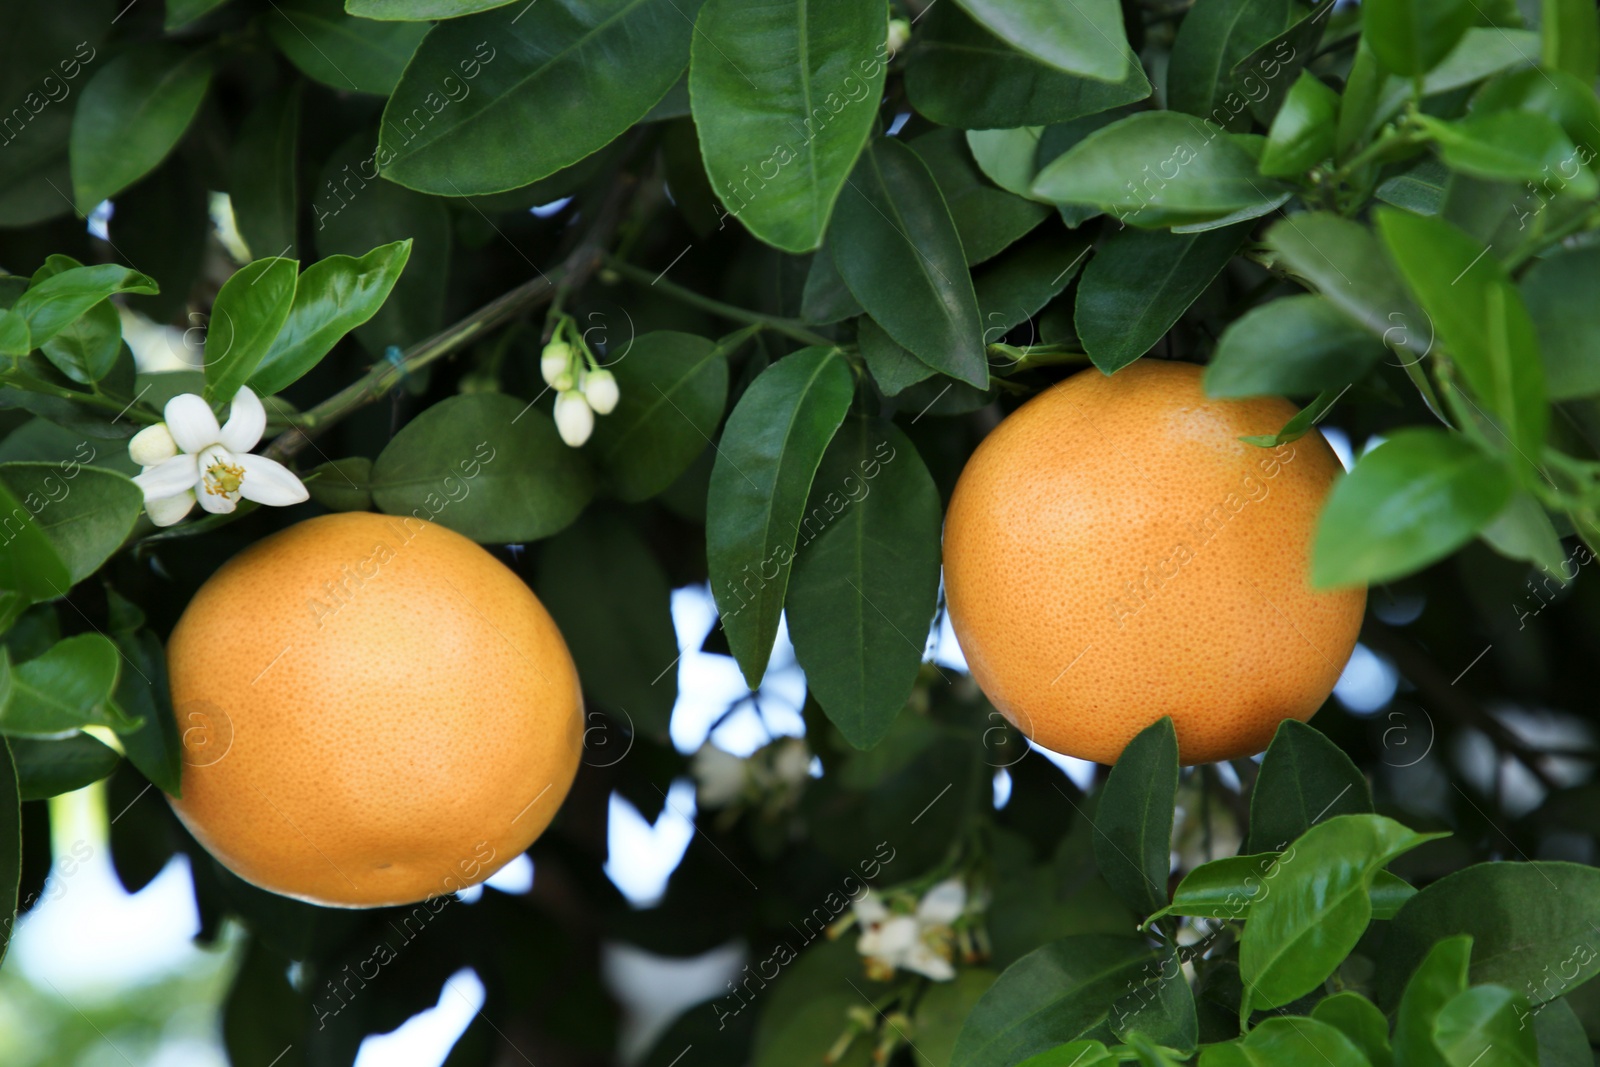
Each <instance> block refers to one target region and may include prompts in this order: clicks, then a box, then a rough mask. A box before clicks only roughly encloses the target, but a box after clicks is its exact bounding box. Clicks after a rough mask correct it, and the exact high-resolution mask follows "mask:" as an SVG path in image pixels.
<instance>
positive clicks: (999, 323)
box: [972, 226, 1093, 344]
mask: <svg viewBox="0 0 1600 1067" xmlns="http://www.w3.org/2000/svg"><path fill="white" fill-rule="evenodd" d="M1092 243H1093V242H1092V241H1091V240H1090V239H1089V237H1088V236H1079V235H1077V234H1072V235H1070V236H1067V237H1063V236H1062V234H1061V232H1060V230H1059V229H1058V228H1056V227H1055V226H1045V227H1042V228H1041V229H1040V230H1039V232H1038V233H1035V234H1032V235H1030V236H1029V237H1028V238H1027V239H1026V240H1024V241H1022V242H1021V243H1019V244H1018V245H1017V247H1016V248H1013V249H1011V250H1010V251H1009V252H1007V253H1006V254H1005V255H1003V256H1001V257H1000V258H998V259H996V260H995V261H994V262H992V263H989V264H986V265H985V266H984V267H983V268H982V269H981V270H979V271H978V272H977V273H976V274H974V275H973V278H972V287H973V289H975V290H976V291H977V293H978V309H979V311H980V313H981V314H982V317H983V339H984V342H985V343H986V344H994V343H996V342H998V341H999V340H1000V339H1001V338H1002V337H1004V336H1005V334H1006V331H1008V330H1010V329H1011V328H1012V327H1014V326H1017V325H1019V324H1021V323H1023V322H1026V321H1027V320H1028V319H1029V318H1031V317H1033V316H1034V315H1035V314H1037V313H1038V312H1039V311H1040V310H1042V309H1043V308H1044V306H1045V305H1046V304H1048V303H1049V302H1050V301H1051V300H1054V299H1055V298H1056V297H1057V296H1060V295H1061V292H1062V290H1064V289H1065V288H1066V287H1067V286H1068V285H1070V284H1072V279H1073V278H1075V277H1077V274H1078V271H1079V270H1080V269H1082V267H1083V264H1084V263H1085V262H1086V261H1087V260H1088V258H1089V249H1090V247H1091V246H1092Z"/></svg>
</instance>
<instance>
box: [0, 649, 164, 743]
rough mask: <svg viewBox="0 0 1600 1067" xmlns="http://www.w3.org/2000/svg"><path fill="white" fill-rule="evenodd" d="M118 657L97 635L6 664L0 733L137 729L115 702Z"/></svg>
mask: <svg viewBox="0 0 1600 1067" xmlns="http://www.w3.org/2000/svg"><path fill="white" fill-rule="evenodd" d="M121 663H122V659H121V656H120V655H119V654H118V652H117V646H116V645H114V644H112V643H111V639H110V638H108V637H105V636H103V635H101V634H79V635H78V636H77V637H69V638H67V639H66V640H64V641H59V642H57V643H56V645H55V646H54V647H53V648H51V649H50V650H49V651H48V652H46V653H45V654H44V655H42V656H39V657H37V658H35V659H30V660H28V661H27V662H26V663H19V664H16V665H15V666H11V667H9V677H8V678H7V679H6V680H5V681H4V682H0V694H3V696H4V700H3V702H0V733H3V734H9V735H12V736H15V737H66V736H69V735H70V734H72V733H75V732H76V731H77V730H78V728H79V727H82V726H109V727H111V728H112V729H114V730H118V731H126V730H132V729H135V728H136V727H137V726H138V725H139V724H138V723H136V722H133V721H131V720H129V719H128V717H127V716H126V715H124V714H123V712H122V709H121V708H119V707H118V706H117V704H116V701H115V694H116V689H117V677H118V674H119V673H120V668H121Z"/></svg>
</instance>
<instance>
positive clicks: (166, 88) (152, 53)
mask: <svg viewBox="0 0 1600 1067" xmlns="http://www.w3.org/2000/svg"><path fill="white" fill-rule="evenodd" d="M210 85H211V56H210V54H209V53H208V52H206V51H204V50H189V49H184V48H180V47H178V46H176V45H171V44H166V43H164V42H156V43H151V44H139V45H134V46H133V47H131V48H129V49H128V50H126V51H124V52H122V53H121V54H120V55H118V56H117V57H116V58H114V59H111V60H109V61H107V63H106V65H105V66H103V67H101V68H100V69H99V70H98V71H96V72H95V74H94V75H93V77H91V78H90V79H89V81H88V82H87V83H86V84H85V85H84V87H83V95H82V96H80V97H79V98H78V109H77V111H76V112H74V114H73V119H72V199H73V204H74V206H75V207H76V208H77V210H78V213H79V214H82V215H87V214H88V213H89V212H91V211H93V210H94V208H95V205H97V204H99V203H100V201H102V200H106V199H108V198H110V197H113V196H115V195H117V194H118V193H120V192H122V190H124V189H126V188H127V187H128V186H130V185H132V184H133V183H134V182H136V181H138V180H139V179H140V178H142V177H144V176H145V175H146V174H148V173H150V172H151V171H152V170H154V169H155V168H156V166H157V165H158V164H159V163H160V162H161V161H162V160H163V159H165V158H167V153H168V152H171V151H172V149H173V146H174V145H176V144H177V143H178V142H179V141H180V140H181V139H182V138H183V135H184V132H185V131H186V130H188V128H189V124H190V123H191V122H193V121H194V117H195V114H196V113H197V112H198V111H199V110H200V102H201V101H202V100H204V99H205V95H206V90H207V88H209V87H210Z"/></svg>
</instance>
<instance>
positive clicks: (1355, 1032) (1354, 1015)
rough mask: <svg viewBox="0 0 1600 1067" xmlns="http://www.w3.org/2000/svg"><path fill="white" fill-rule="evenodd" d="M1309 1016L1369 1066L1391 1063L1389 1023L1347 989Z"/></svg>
mask: <svg viewBox="0 0 1600 1067" xmlns="http://www.w3.org/2000/svg"><path fill="white" fill-rule="evenodd" d="M1378 873H1379V874H1383V873H1385V872H1382V871H1380V872H1378ZM1311 1017H1312V1018H1313V1019H1315V1020H1316V1021H1317V1022H1320V1023H1327V1024H1328V1025H1329V1026H1331V1027H1333V1028H1334V1029H1335V1030H1338V1031H1339V1032H1340V1033H1342V1034H1344V1036H1345V1037H1348V1038H1349V1039H1350V1043H1351V1044H1353V1045H1354V1046H1355V1047H1356V1048H1357V1049H1359V1050H1360V1051H1361V1054H1362V1055H1363V1056H1365V1057H1366V1059H1367V1062H1368V1063H1369V1064H1371V1065H1372V1067H1389V1065H1390V1064H1391V1063H1393V1062H1394V1060H1393V1053H1392V1052H1391V1051H1390V1049H1389V1020H1388V1019H1385V1018H1384V1017H1383V1012H1381V1011H1379V1010H1378V1006H1377V1005H1376V1004H1374V1003H1372V1001H1370V1000H1368V999H1367V998H1366V997H1364V996H1362V995H1361V994H1360V993H1357V992H1355V991H1354V990H1349V989H1347V990H1345V991H1343V992H1341V993H1335V994H1333V995H1332V996H1329V997H1323V998H1322V999H1321V1000H1319V1001H1317V1006H1316V1007H1315V1008H1312V1009H1311Z"/></svg>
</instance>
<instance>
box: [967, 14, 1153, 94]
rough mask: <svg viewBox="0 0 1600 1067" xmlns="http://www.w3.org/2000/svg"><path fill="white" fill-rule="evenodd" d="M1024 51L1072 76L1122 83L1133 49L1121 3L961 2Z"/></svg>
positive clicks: (1006, 39)
mask: <svg viewBox="0 0 1600 1067" xmlns="http://www.w3.org/2000/svg"><path fill="white" fill-rule="evenodd" d="M956 2H957V3H959V4H960V5H961V6H962V7H964V8H966V9H967V14H969V15H971V16H972V17H973V18H974V19H976V20H977V21H978V22H979V23H980V24H982V25H983V27H984V28H985V29H987V30H988V31H989V32H990V33H993V34H994V35H995V36H996V37H999V38H1000V39H1001V40H1002V41H1005V42H1006V43H1007V44H1009V45H1011V47H1013V48H1015V49H1017V50H1018V51H1019V52H1024V53H1026V54H1028V55H1030V56H1032V57H1033V58H1034V59H1037V60H1039V61H1040V62H1043V63H1047V64H1049V65H1050V66H1052V67H1055V68H1057V69H1059V70H1064V71H1066V72H1068V73H1069V74H1077V75H1081V76H1082V77H1085V78H1098V79H1099V80H1101V81H1107V82H1120V81H1122V79H1123V77H1124V75H1125V74H1126V72H1127V66H1128V62H1129V59H1130V58H1131V57H1133V49H1132V48H1131V47H1129V45H1128V37H1127V33H1126V32H1125V31H1124V30H1123V26H1122V9H1121V7H1119V6H1118V4H1117V3H1116V0H1076V2H1074V3H1071V4H1067V5H1064V6H1063V5H1060V4H1055V3H1052V2H1051V0H956Z"/></svg>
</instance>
